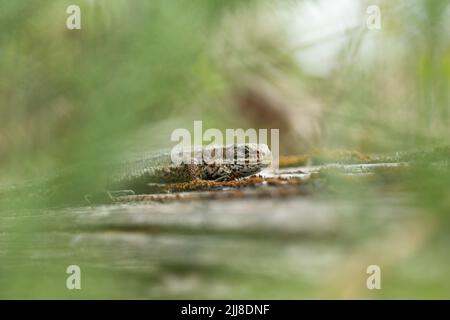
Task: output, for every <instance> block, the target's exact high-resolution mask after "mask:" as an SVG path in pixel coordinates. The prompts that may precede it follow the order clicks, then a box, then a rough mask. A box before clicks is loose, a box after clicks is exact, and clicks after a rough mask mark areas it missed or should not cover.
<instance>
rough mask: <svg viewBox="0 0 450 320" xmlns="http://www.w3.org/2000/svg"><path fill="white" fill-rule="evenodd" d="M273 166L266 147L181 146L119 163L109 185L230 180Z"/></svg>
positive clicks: (248, 144)
mask: <svg viewBox="0 0 450 320" xmlns="http://www.w3.org/2000/svg"><path fill="white" fill-rule="evenodd" d="M174 160H175V161H174ZM271 163H272V154H271V152H270V149H269V147H268V146H267V145H266V144H256V143H247V144H246V143H242V144H238V143H235V144H228V145H208V146H205V147H202V146H194V147H178V148H176V149H172V150H164V151H160V152H158V153H156V154H155V153H151V154H143V155H140V156H134V157H133V158H131V159H126V160H123V161H121V162H119V163H118V164H117V165H116V166H115V167H116V168H115V169H113V170H112V174H111V175H110V179H108V180H109V181H108V183H107V184H108V186H110V187H112V188H113V189H117V188H118V187H121V188H124V187H125V188H130V189H133V188H136V187H138V186H140V185H146V184H149V183H177V182H188V181H193V180H196V179H198V180H215V181H226V180H233V179H238V178H243V177H246V176H250V175H253V174H255V173H258V172H259V171H261V170H262V169H264V168H266V167H269V166H270V165H271Z"/></svg>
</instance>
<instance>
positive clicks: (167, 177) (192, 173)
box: [0, 143, 272, 203]
mask: <svg viewBox="0 0 450 320" xmlns="http://www.w3.org/2000/svg"><path fill="white" fill-rule="evenodd" d="M174 160H181V161H178V162H177V161H174ZM271 163H272V154H271V152H270V150H269V147H268V146H267V145H266V144H255V143H241V144H239V143H234V144H228V145H207V146H192V147H177V148H174V149H164V150H159V151H155V152H147V153H141V154H134V155H131V156H127V157H125V158H122V159H120V160H118V161H112V162H110V163H100V164H97V165H100V166H101V167H99V168H97V167H95V166H94V167H93V168H92V167H90V168H85V167H79V168H78V167H77V168H67V169H65V170H64V172H62V173H59V174H57V175H55V176H54V177H49V178H45V179H43V180H44V181H43V182H42V181H41V182H39V183H33V182H30V183H27V184H25V185H24V186H22V187H21V186H15V187H14V188H9V190H10V191H11V192H6V193H5V192H0V199H1V198H3V199H4V198H11V197H14V196H15V195H18V196H19V201H21V199H22V197H23V196H24V195H28V196H29V197H30V198H32V199H33V198H36V199H38V200H41V199H50V202H51V203H52V202H54V201H52V200H51V199H54V198H56V199H59V198H61V199H68V198H70V200H71V201H72V200H75V201H76V199H71V198H77V197H78V196H79V195H80V192H81V193H82V190H81V191H80V190H79V189H80V188H81V189H83V186H84V181H85V180H83V179H84V177H81V178H80V177H79V175H80V173H82V172H94V173H96V175H95V176H92V178H94V179H101V180H102V181H103V180H104V183H103V182H102V183H101V185H102V190H97V189H96V190H89V189H88V185H89V184H90V181H87V184H86V186H85V187H86V190H85V193H84V195H85V196H84V199H85V200H86V201H87V202H89V203H90V202H91V199H94V202H96V201H97V200H99V199H100V201H103V200H104V195H105V193H106V195H107V198H108V199H109V200H113V198H114V197H115V196H120V195H130V194H136V193H146V192H148V190H149V189H151V188H149V186H150V185H151V184H160V183H178V182H189V181H194V180H215V181H227V180H233V179H239V178H243V177H246V176H250V175H253V174H256V173H258V172H259V171H261V170H262V169H264V168H266V167H269V166H270V165H271ZM104 175H106V178H105V177H104ZM88 177H90V175H89V174H88ZM77 181H78V182H77ZM80 181H81V182H80ZM72 191H76V192H75V193H74V194H72V193H70V192H72ZM67 193H69V194H70V196H69V197H67ZM58 202H59V200H58Z"/></svg>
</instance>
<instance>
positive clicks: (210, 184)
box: [161, 176, 307, 192]
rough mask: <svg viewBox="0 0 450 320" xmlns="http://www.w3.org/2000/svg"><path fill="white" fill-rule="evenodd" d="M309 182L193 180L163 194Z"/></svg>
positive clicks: (256, 178) (257, 178) (253, 178)
mask: <svg viewBox="0 0 450 320" xmlns="http://www.w3.org/2000/svg"><path fill="white" fill-rule="evenodd" d="M306 181H307V180H304V179H300V178H281V177H267V178H264V177H262V176H251V177H248V178H246V179H238V180H231V181H209V180H193V181H190V182H181V183H171V184H167V185H164V186H162V187H161V191H162V192H179V191H193V190H214V189H223V188H243V187H250V186H258V185H263V184H267V185H271V186H278V185H286V184H290V185H293V184H303V183H305V182H306Z"/></svg>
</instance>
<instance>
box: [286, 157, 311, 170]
mask: <svg viewBox="0 0 450 320" xmlns="http://www.w3.org/2000/svg"><path fill="white" fill-rule="evenodd" d="M310 162H311V157H310V156H308V155H292V156H280V159H279V166H280V168H288V167H301V166H306V165H308V164H309V163H310Z"/></svg>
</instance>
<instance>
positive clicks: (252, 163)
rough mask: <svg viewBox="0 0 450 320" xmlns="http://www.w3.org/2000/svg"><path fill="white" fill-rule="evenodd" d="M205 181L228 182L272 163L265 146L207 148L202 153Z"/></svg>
mask: <svg viewBox="0 0 450 320" xmlns="http://www.w3.org/2000/svg"><path fill="white" fill-rule="evenodd" d="M203 161H204V164H205V165H204V172H203V174H202V175H203V177H204V178H205V179H213V180H229V179H234V178H241V177H245V176H249V175H252V174H255V173H257V172H259V171H261V170H262V169H264V168H266V167H268V166H270V164H271V163H272V154H271V152H270V150H269V147H268V146H267V145H266V144H257V143H235V144H229V145H224V146H223V145H222V146H214V145H212V146H208V147H206V148H205V150H204V153H203Z"/></svg>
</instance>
